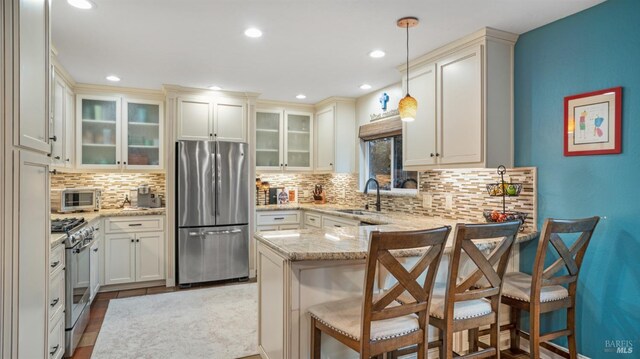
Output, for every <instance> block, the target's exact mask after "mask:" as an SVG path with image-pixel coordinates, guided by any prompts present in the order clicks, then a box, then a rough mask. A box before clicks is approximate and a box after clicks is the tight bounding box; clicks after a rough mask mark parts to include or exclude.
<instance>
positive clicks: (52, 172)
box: [49, 170, 58, 175]
mask: <svg viewBox="0 0 640 359" xmlns="http://www.w3.org/2000/svg"><path fill="white" fill-rule="evenodd" d="M49 173H51V174H52V175H57V174H58V170H53V171H49Z"/></svg>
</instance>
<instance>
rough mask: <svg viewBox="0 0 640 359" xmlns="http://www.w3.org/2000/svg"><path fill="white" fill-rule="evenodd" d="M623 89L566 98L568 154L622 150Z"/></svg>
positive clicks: (596, 153) (605, 153)
mask: <svg viewBox="0 0 640 359" xmlns="http://www.w3.org/2000/svg"><path fill="white" fill-rule="evenodd" d="M621 142H622V87H614V88H610V89H605V90H600V91H594V92H588V93H583V94H579V95H573V96H567V97H565V98H564V155H565V156H586V155H608V154H616V153H620V152H621V151H622V147H621Z"/></svg>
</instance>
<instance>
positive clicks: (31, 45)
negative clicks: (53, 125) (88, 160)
mask: <svg viewBox="0 0 640 359" xmlns="http://www.w3.org/2000/svg"><path fill="white" fill-rule="evenodd" d="M13 3H14V4H15V5H14V7H15V8H11V7H9V8H8V9H12V10H14V19H13V21H14V22H15V24H16V27H15V29H16V31H14V32H13V42H14V45H15V47H16V49H14V51H16V52H17V53H18V54H19V56H14V59H15V60H16V63H15V65H14V69H13V73H14V79H15V81H16V86H15V87H14V94H13V96H14V97H15V98H16V99H17V101H16V104H17V108H16V114H17V119H18V123H16V127H17V128H18V134H19V136H18V144H19V146H20V147H22V148H27V149H31V150H34V151H37V152H41V153H50V151H51V143H50V137H51V133H50V119H51V112H50V109H51V106H50V102H51V97H50V93H51V91H50V86H51V78H50V75H51V68H50V65H49V63H50V60H49V46H50V28H51V26H50V22H49V13H50V1H47V0H18V1H14V2H13ZM3 54H4V52H3ZM18 54H17V55H18ZM9 75H10V74H9ZM9 78H10V77H9Z"/></svg>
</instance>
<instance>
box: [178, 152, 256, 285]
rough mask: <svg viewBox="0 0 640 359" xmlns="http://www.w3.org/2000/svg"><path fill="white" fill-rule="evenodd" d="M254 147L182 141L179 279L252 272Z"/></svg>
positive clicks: (187, 281) (180, 281) (192, 280)
mask: <svg viewBox="0 0 640 359" xmlns="http://www.w3.org/2000/svg"><path fill="white" fill-rule="evenodd" d="M248 153H249V146H248V145H247V144H246V143H237V142H222V141H178V143H177V149H176V154H177V159H176V161H177V163H176V167H177V168H176V172H177V173H176V175H177V192H176V193H177V201H176V202H177V210H176V214H177V219H176V221H177V228H178V233H177V238H178V241H177V247H178V248H177V251H176V252H177V258H176V259H177V265H178V284H181V285H184V284H190V283H198V282H209V281H216V280H224V279H233V278H242V277H248V276H249V226H248V223H249V160H248V158H247V155H248Z"/></svg>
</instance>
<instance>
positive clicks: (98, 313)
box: [72, 279, 260, 359]
mask: <svg viewBox="0 0 640 359" xmlns="http://www.w3.org/2000/svg"><path fill="white" fill-rule="evenodd" d="M254 281H255V279H253V280H251V281H250V282H254ZM233 284H238V282H226V283H216V284H213V285H197V286H193V287H191V288H184V289H183V288H179V287H151V288H141V289H129V290H122V291H115V292H103V293H98V295H97V296H96V298H95V299H94V300H93V303H92V304H91V311H90V312H89V324H87V328H86V329H85V331H84V334H83V335H82V338H80V343H79V344H78V347H77V348H76V351H75V352H74V353H73V357H72V359H89V358H91V353H92V352H93V346H94V344H95V343H96V339H97V338H98V333H100V328H101V327H102V322H103V321H104V316H105V314H106V313H107V308H108V307H109V301H110V300H111V299H116V298H127V297H136V296H141V295H151V294H159V293H167V292H174V291H178V290H194V289H201V288H208V287H214V286H221V285H233ZM256 358H257V359H259V358H260V356H249V357H246V358H242V359H256Z"/></svg>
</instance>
